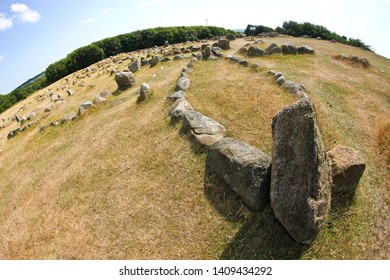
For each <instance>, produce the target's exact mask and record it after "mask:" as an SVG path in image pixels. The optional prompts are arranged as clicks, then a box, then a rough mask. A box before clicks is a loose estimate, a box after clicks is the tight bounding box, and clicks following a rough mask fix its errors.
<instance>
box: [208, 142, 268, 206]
mask: <svg viewBox="0 0 390 280" xmlns="http://www.w3.org/2000/svg"><path fill="white" fill-rule="evenodd" d="M206 164H207V167H208V169H209V170H210V171H212V172H213V173H215V174H217V175H218V176H219V177H220V178H221V179H222V180H223V181H224V182H225V183H226V184H227V185H228V186H229V187H230V188H231V189H232V190H233V191H234V192H236V193H237V194H238V195H239V196H240V197H241V198H242V200H243V201H244V203H245V204H246V205H247V206H248V207H249V208H250V209H252V210H253V211H259V210H261V209H263V208H264V206H265V205H266V204H267V203H268V202H269V189H270V179H271V157H270V156H268V155H267V154H265V153H263V152H262V151H260V150H258V149H257V148H255V147H252V146H250V145H248V144H245V143H243V142H240V141H238V140H235V139H231V138H223V139H222V140H220V141H218V142H216V143H215V144H214V145H213V146H211V148H210V149H209V151H208V153H207V160H206Z"/></svg>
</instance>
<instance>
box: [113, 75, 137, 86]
mask: <svg viewBox="0 0 390 280" xmlns="http://www.w3.org/2000/svg"><path fill="white" fill-rule="evenodd" d="M115 82H116V83H117V85H118V88H119V89H120V90H125V89H128V88H129V87H132V86H133V85H135V76H134V74H133V73H132V72H117V73H116V74H115Z"/></svg>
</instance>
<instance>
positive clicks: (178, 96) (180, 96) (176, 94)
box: [167, 90, 185, 101]
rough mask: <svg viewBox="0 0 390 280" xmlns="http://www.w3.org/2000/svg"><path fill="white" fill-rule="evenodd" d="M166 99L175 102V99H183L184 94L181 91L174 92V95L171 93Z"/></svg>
mask: <svg viewBox="0 0 390 280" xmlns="http://www.w3.org/2000/svg"><path fill="white" fill-rule="evenodd" d="M167 99H169V100H172V101H176V100H177V99H185V94H184V91H183V90H178V91H175V92H174V93H171V94H170V95H168V97H167Z"/></svg>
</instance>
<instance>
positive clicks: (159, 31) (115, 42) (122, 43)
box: [46, 26, 234, 83]
mask: <svg viewBox="0 0 390 280" xmlns="http://www.w3.org/2000/svg"><path fill="white" fill-rule="evenodd" d="M229 33H234V32H233V31H231V30H226V29H224V28H221V27H215V26H179V27H157V28H151V29H145V30H138V31H134V32H131V33H127V34H121V35H118V36H115V37H111V38H106V39H103V40H101V41H98V42H94V43H92V44H90V45H88V46H85V47H82V48H79V49H77V50H75V51H73V52H72V53H70V54H68V56H67V57H66V58H64V59H61V60H59V61H57V62H55V63H53V64H51V65H49V67H47V69H46V78H47V81H48V82H49V83H54V82H55V81H58V80H59V79H61V78H63V77H65V76H67V75H69V74H70V73H73V72H75V71H77V70H80V69H83V68H85V67H87V66H88V65H91V64H93V63H95V62H98V61H100V60H102V59H103V58H107V57H110V56H114V55H117V54H119V53H123V52H131V51H136V50H141V49H146V48H150V47H153V46H162V45H163V44H164V43H165V41H168V42H169V43H171V44H175V43H182V42H185V41H196V40H201V39H207V38H211V37H214V36H223V35H227V34H229Z"/></svg>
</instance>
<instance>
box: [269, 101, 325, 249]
mask: <svg viewBox="0 0 390 280" xmlns="http://www.w3.org/2000/svg"><path fill="white" fill-rule="evenodd" d="M272 135H273V139H274V143H273V154H272V173H271V190H270V197H271V206H272V208H273V210H274V213H275V216H276V217H277V219H278V220H279V221H280V222H281V223H282V225H283V226H284V227H285V229H286V230H287V232H288V233H289V234H290V235H291V236H292V237H293V238H294V239H295V240H296V241H297V242H300V243H309V242H311V241H312V240H313V239H314V238H315V237H316V235H317V233H318V232H319V230H320V228H321V226H322V223H323V222H324V220H325V218H326V216H327V214H328V211H329V209H330V178H329V177H330V176H329V166H328V162H327V159H326V154H325V147H324V144H323V142H322V138H321V134H320V131H319V128H318V124H317V119H316V114H315V110H314V106H313V104H312V103H311V101H310V100H309V99H308V98H302V99H299V100H298V101H297V102H295V103H293V104H291V105H289V106H287V107H285V108H284V109H283V110H282V111H280V112H279V113H278V114H277V115H276V116H275V117H274V118H273V120H272Z"/></svg>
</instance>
